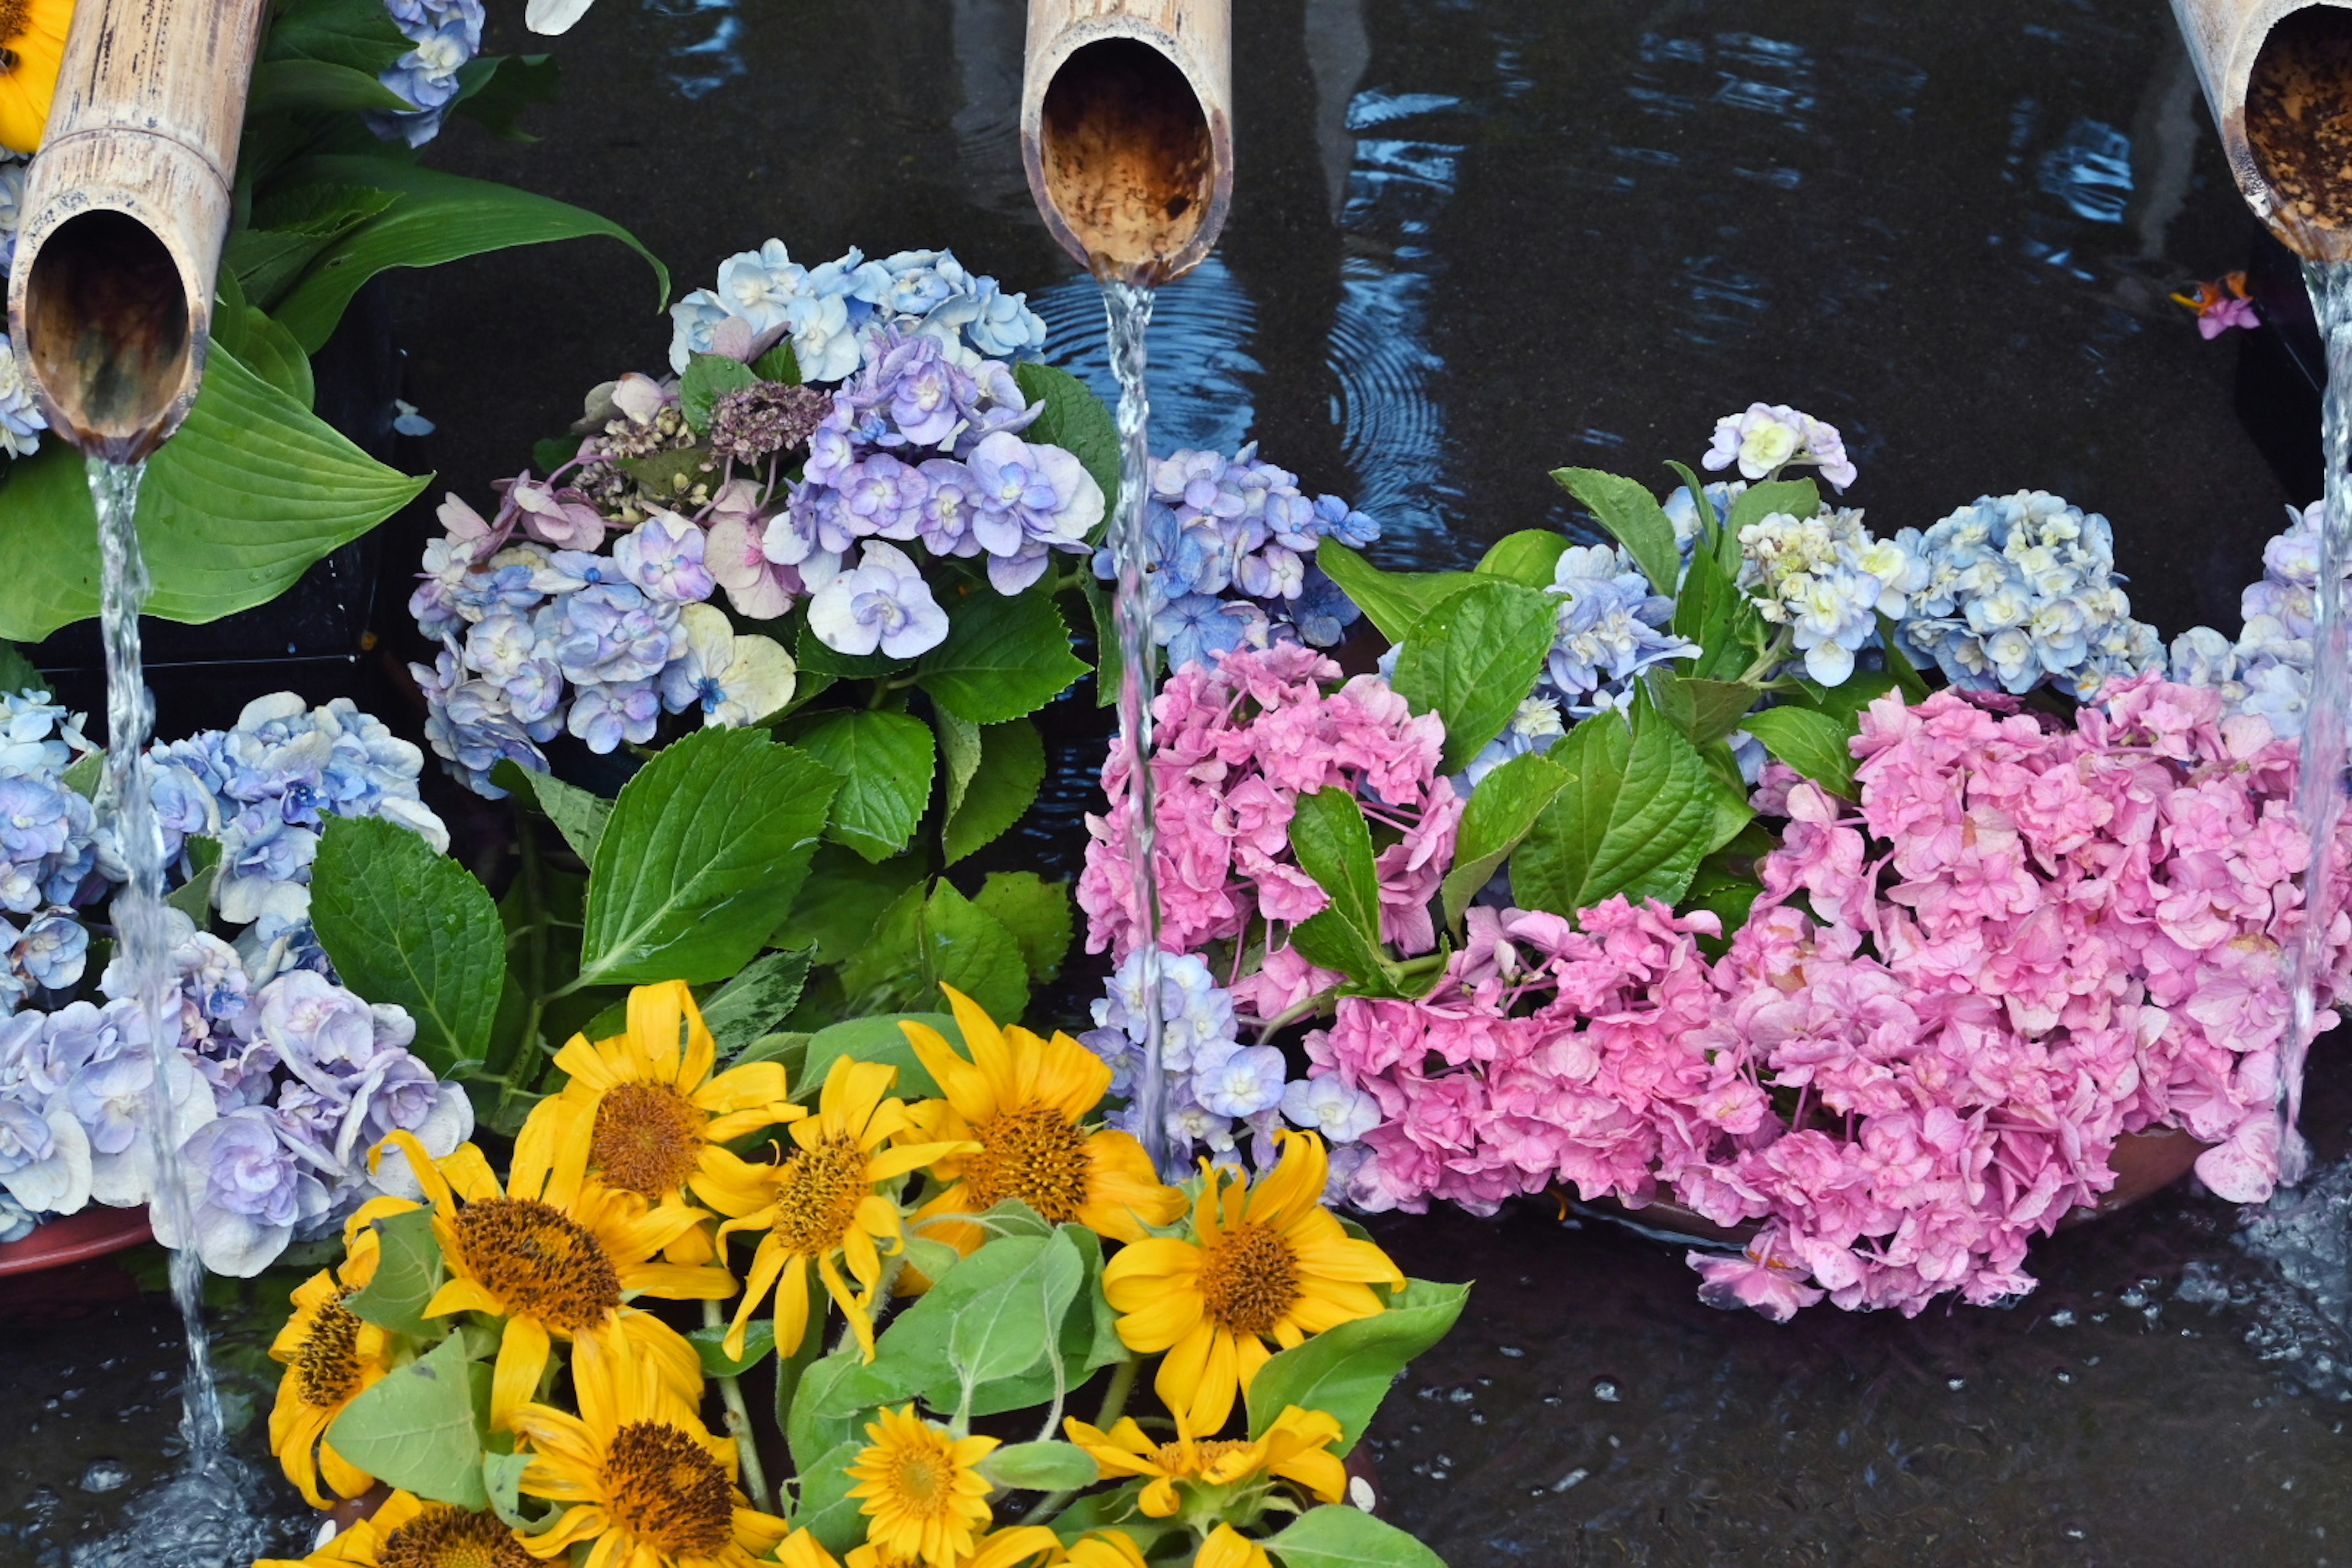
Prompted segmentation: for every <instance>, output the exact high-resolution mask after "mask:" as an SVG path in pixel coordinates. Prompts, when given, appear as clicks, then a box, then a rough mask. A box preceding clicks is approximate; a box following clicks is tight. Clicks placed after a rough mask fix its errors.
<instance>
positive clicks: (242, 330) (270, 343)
mask: <svg viewBox="0 0 2352 1568" xmlns="http://www.w3.org/2000/svg"><path fill="white" fill-rule="evenodd" d="M213 342H215V344H217V345H219V346H220V347H222V348H225V349H226V350H227V351H228V352H229V353H233V354H235V355H236V357H237V361H238V363H242V364H243V365H244V366H245V367H246V368H247V370H250V371H251V372H253V374H256V375H257V376H259V377H260V378H261V379H262V380H264V381H266V382H268V384H270V385H272V386H274V387H276V388H277V389H278V391H280V392H282V393H284V394H285V395H287V396H289V397H290V398H292V399H293V400H294V401H295V402H297V403H299V404H300V405H302V406H303V407H305V408H309V407H310V406H311V405H313V404H314V403H315V402H316V401H317V399H318V387H317V384H315V383H314V382H313V381H312V380H311V377H310V355H309V354H306V353H303V352H302V345H301V344H299V343H298V342H295V341H294V334H293V333H291V332H289V331H287V330H286V329H285V328H284V327H281V326H279V325H278V323H277V322H276V321H272V320H270V318H269V316H268V312H266V311H263V310H257V309H255V308H254V307H253V306H251V305H249V304H247V303H246V299H245V291H244V289H241V288H240V287H239V286H238V284H237V278H236V273H235V272H233V271H230V270H228V269H226V268H223V269H222V272H221V275H220V285H219V290H218V293H217V295H216V296H215V299H214V300H213Z"/></svg>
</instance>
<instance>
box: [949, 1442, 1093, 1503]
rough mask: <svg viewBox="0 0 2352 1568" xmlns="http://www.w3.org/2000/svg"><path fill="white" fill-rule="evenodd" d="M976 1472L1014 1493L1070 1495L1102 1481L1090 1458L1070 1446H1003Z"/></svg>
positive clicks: (991, 1453)
mask: <svg viewBox="0 0 2352 1568" xmlns="http://www.w3.org/2000/svg"><path fill="white" fill-rule="evenodd" d="M979 1469H980V1473H981V1474H982V1476H985V1477H986V1478H987V1479H988V1480H989V1481H990V1483H991V1484H992V1485H994V1486H998V1487H1002V1488H1003V1489H1005V1490H1006V1491H1017V1492H1074V1491H1076V1490H1077V1489H1079V1488H1080V1487H1090V1486H1092V1485H1094V1484H1095V1483H1096V1482H1097V1481H1098V1480H1100V1479H1102V1467H1101V1466H1099V1465H1097V1464H1096V1463H1095V1461H1094V1457H1093V1456H1092V1455H1090V1454H1088V1453H1087V1451H1086V1450H1085V1449H1084V1448H1081V1447H1077V1446H1076V1445H1075V1444H1071V1443H1007V1444H1005V1445H1004V1446H1003V1447H1001V1448H997V1449H994V1450H992V1451H991V1452H990V1454H989V1455H988V1457H987V1458H983V1459H982V1460H981V1461H980V1465H979Z"/></svg>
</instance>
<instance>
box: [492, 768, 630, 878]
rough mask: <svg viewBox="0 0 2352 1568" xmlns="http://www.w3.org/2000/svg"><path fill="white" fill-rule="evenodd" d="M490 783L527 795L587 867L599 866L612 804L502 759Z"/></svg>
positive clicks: (493, 770) (600, 796) (550, 776)
mask: <svg viewBox="0 0 2352 1568" xmlns="http://www.w3.org/2000/svg"><path fill="white" fill-rule="evenodd" d="M490 782H491V783H492V784H496V785H498V786H499V788H500V789H503V790H508V791H511V792H512V793H514V794H516V795H522V796H524V797H525V798H526V799H528V800H529V801H530V803H531V804H532V805H536V806H538V807H539V809H540V810H541V812H543V813H545V814H546V816H547V819H548V820H549V821H550V822H552V823H553V824H555V830H556V831H557V832H558V833H561V834H562V835H563V842H565V843H566V844H569V845H570V846H572V853H573V854H574V855H577V856H579V857H580V860H581V863H582V864H583V865H587V866H593V865H594V864H595V863H596V846H597V844H598V843H599V842H601V841H602V840H603V838H604V825H605V823H607V822H609V821H610V820H612V816H613V803H612V802H611V801H609V800H606V799H605V798H604V796H603V795H591V794H589V793H588V792H587V791H586V790H584V789H581V788H579V787H578V786H577V785H574V784H565V783H564V782H563V781H562V779H560V778H557V777H556V776H555V775H554V774H552V773H540V772H538V771H536V770H534V769H530V768H525V767H522V766H520V765H519V764H517V763H515V762H514V761H513V760H512V759H510V758H501V759H500V760H499V764H498V766H496V767H494V768H492V769H491V770H490Z"/></svg>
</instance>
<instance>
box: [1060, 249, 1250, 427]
mask: <svg viewBox="0 0 2352 1568" xmlns="http://www.w3.org/2000/svg"><path fill="white" fill-rule="evenodd" d="M1029 303H1030V306H1031V308H1032V309H1034V310H1035V311H1036V312H1037V314H1038V315H1040V316H1042V317H1043V318H1045V359H1046V361H1047V363H1052V364H1057V365H1060V366H1061V367H1062V368H1063V369H1064V370H1066V371H1068V372H1069V373H1070V374H1073V375H1075V376H1076V377H1077V378H1078V379H1079V380H1081V381H1083V382H1085V383H1086V384H1087V386H1089V387H1091V388H1092V389H1093V390H1094V393H1095V395H1097V396H1098V397H1100V398H1102V399H1103V400H1104V401H1105V402H1106V403H1116V402H1117V401H1118V384H1117V383H1116V382H1115V381H1114V380H1113V379H1112V377H1111V373H1110V351H1109V349H1108V346H1107V344H1106V342H1105V340H1104V336H1103V304H1102V290H1101V289H1100V288H1099V287H1097V285H1096V283H1095V280H1094V279H1091V278H1088V277H1087V276H1085V275H1084V274H1080V275H1079V276H1077V277H1075V278H1072V279H1068V280H1066V281H1065V282H1061V283H1056V284H1055V285H1054V286H1053V287H1052V288H1050V289H1044V290H1042V291H1040V292H1039V293H1038V294H1037V295H1035V296H1034V298H1032V299H1031V300H1030V301H1029ZM1256 331H1257V306H1256V304H1255V301H1253V300H1251V299H1250V297H1249V295H1248V293H1247V291H1245V290H1244V289H1243V287H1242V285H1241V280H1240V279H1237V278H1235V277H1234V274H1233V271H1232V269H1231V268H1228V267H1227V266H1226V265H1225V263H1224V259H1223V258H1222V257H1218V256H1211V257H1210V258H1208V259H1207V260H1206V261H1203V262H1202V263H1201V265H1200V266H1199V267H1197V268H1194V269H1193V270H1192V271H1191V272H1190V273H1187V274H1186V275H1185V276H1184V277H1182V278H1180V279H1177V280H1176V281H1175V282H1173V283H1171V284H1169V285H1168V286H1167V287H1166V288H1164V289H1160V299H1159V302H1158V303H1157V304H1155V305H1154V306H1153V307H1152V314H1151V351H1150V352H1151V359H1150V372H1149V374H1148V376H1147V379H1148V380H1149V381H1150V386H1151V449H1152V450H1153V451H1154V452H1156V453H1159V454H1160V455H1161V456H1163V457H1164V456H1166V455H1167V454H1168V453H1170V452H1173V451H1176V450H1178V449H1179V448H1181V447H1206V448H1211V449H1213V450H1216V451H1221V452H1230V451H1232V450H1233V449H1234V447H1238V446H1240V445H1241V444H1242V443H1243V442H1244V441H1246V440H1248V439H1249V437H1250V426H1251V424H1252V423H1253V422H1254V421H1255V419H1256V417H1257V407H1256V404H1255V391H1254V389H1255V384H1256V378H1257V376H1258V375H1259V374H1261V373H1262V371H1263V369H1264V367H1263V366H1262V365H1260V364H1259V363H1258V362H1257V359H1256V358H1255V356H1254V355H1253V354H1252V353H1250V347H1249V345H1250V342H1251V339H1252V338H1253V337H1254V336H1255V333H1256Z"/></svg>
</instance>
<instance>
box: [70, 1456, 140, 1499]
mask: <svg viewBox="0 0 2352 1568" xmlns="http://www.w3.org/2000/svg"><path fill="white" fill-rule="evenodd" d="M130 1479H131V1468H130V1467H129V1466H128V1465H125V1464H124V1463H123V1462H122V1461H121V1460H120V1459H95V1460H92V1461H91V1462H90V1467H89V1468H88V1469H86V1470H84V1471H83V1472H82V1473H81V1489H82V1490H84V1491H86V1492H110V1491H112V1490H114V1489H115V1488H117V1487H119V1486H121V1485H122V1484H123V1483H124V1482H126V1481H128V1480H130Z"/></svg>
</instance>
